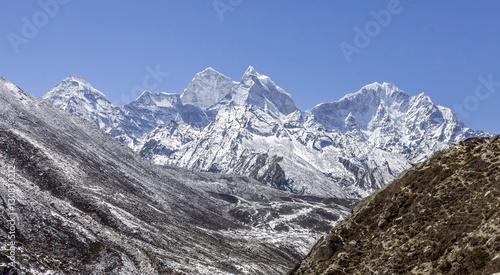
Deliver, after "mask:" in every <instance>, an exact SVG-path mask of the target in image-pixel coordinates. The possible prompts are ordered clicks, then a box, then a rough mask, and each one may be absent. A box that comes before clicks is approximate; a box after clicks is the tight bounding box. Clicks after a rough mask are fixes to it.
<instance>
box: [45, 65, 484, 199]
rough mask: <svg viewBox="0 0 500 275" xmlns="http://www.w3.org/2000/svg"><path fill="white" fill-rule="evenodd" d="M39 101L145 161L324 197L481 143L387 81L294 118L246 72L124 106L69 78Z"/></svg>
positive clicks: (353, 193)
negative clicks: (470, 141) (464, 143)
mask: <svg viewBox="0 0 500 275" xmlns="http://www.w3.org/2000/svg"><path fill="white" fill-rule="evenodd" d="M43 98H44V99H46V100H47V101H49V102H51V103H52V104H53V105H55V106H57V107H59V108H61V109H63V110H66V111H69V112H70V113H74V114H76V115H79V116H81V117H83V118H85V119H87V120H89V121H92V122H94V123H96V124H97V125H98V126H99V127H100V128H102V129H103V130H105V131H106V132H108V133H109V134H111V135H112V136H113V137H115V138H116V139H118V140H119V141H121V142H123V143H124V144H126V145H127V146H129V147H130V148H132V149H133V150H134V151H136V152H138V153H140V154H141V155H142V156H144V157H146V158H148V159H150V160H151V161H153V162H154V163H157V164H170V165H175V166H179V167H184V168H188V169H192V170H196V171H209V172H216V173H225V174H239V175H246V176H250V177H252V178H254V179H256V180H258V181H260V182H263V183H265V184H268V185H270V186H272V187H275V188H277V189H280V190H286V191H289V192H292V193H294V194H303V195H314V196H320V197H330V198H357V199H359V198H363V197H365V196H367V195H369V194H371V193H372V192H374V191H375V190H377V189H379V188H381V187H382V186H384V185H385V184H387V183H388V182H389V181H391V180H392V179H394V178H395V177H396V176H397V175H399V173H401V172H402V171H403V170H404V169H406V168H409V167H411V165H412V164H414V163H417V162H420V161H422V160H425V159H427V158H428V157H429V156H430V155H432V153H434V152H436V151H438V150H440V149H443V148H446V147H447V146H449V145H450V144H452V143H456V142H459V141H461V140H464V139H466V138H469V137H476V136H489V134H488V133H485V132H482V131H475V130H471V129H469V128H467V127H466V126H465V125H464V123H462V122H461V121H460V119H458V117H457V116H455V115H454V114H453V113H452V111H451V110H450V109H449V108H446V107H442V106H438V105H435V104H434V103H433V102H432V101H431V99H430V98H429V97H428V96H426V95H425V94H423V93H422V94H419V95H416V96H410V95H409V94H407V93H405V92H403V91H402V90H400V89H399V88H397V87H396V86H395V85H393V84H389V83H383V84H379V83H373V84H369V85H366V86H365V87H363V88H361V90H359V91H358V92H356V93H352V94H348V95H346V96H344V97H343V98H342V99H340V100H338V101H336V102H330V103H322V104H319V105H317V106H316V107H314V108H312V109H311V110H307V111H303V110H299V109H298V108H297V107H296V106H295V104H294V102H293V100H292V98H291V96H290V95H289V94H287V93H286V92H285V91H284V90H283V89H281V88H280V87H279V86H277V85H276V84H275V83H274V82H273V81H272V80H271V79H270V78H269V77H267V76H263V75H261V74H259V73H258V72H257V71H256V70H255V69H254V68H253V67H249V68H248V69H247V70H246V72H245V73H244V75H243V77H242V78H241V80H240V81H239V82H236V81H233V80H231V79H230V78H228V77H226V76H224V75H223V74H221V73H219V72H217V71H216V70H214V69H212V68H207V69H206V70H204V71H202V72H200V73H198V74H196V75H195V77H194V78H193V80H192V81H191V83H190V84H189V85H188V87H187V88H186V89H185V90H184V92H183V93H182V94H167V93H152V92H149V91H144V92H143V93H142V94H141V96H139V98H137V99H136V100H134V101H133V102H131V103H129V104H127V105H125V106H117V105H113V104H112V103H111V102H110V101H109V100H108V99H107V98H106V96H105V95H104V94H103V93H101V92H100V91H98V90H96V89H95V88H93V87H92V86H91V85H90V84H89V83H88V82H87V81H85V80H84V79H81V78H78V77H74V76H71V77H68V78H66V79H65V80H63V81H62V82H61V83H59V84H58V85H57V86H56V87H55V88H54V89H52V90H51V91H49V92H48V93H47V94H46V95H45V96H44V97H43Z"/></svg>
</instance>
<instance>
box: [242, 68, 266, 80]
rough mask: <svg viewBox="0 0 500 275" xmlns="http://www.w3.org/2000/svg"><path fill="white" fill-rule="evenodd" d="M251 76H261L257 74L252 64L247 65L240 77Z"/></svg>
mask: <svg viewBox="0 0 500 275" xmlns="http://www.w3.org/2000/svg"><path fill="white" fill-rule="evenodd" d="M252 76H255V77H262V75H261V74H259V73H258V72H257V70H255V68H254V67H252V66H248V68H247V70H246V71H245V73H244V74H243V76H242V77H241V79H242V80H243V79H247V78H250V77H252Z"/></svg>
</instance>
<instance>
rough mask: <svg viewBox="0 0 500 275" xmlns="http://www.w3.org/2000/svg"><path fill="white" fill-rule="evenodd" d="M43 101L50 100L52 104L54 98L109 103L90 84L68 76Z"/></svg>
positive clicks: (76, 77) (79, 78) (104, 96)
mask: <svg viewBox="0 0 500 275" xmlns="http://www.w3.org/2000/svg"><path fill="white" fill-rule="evenodd" d="M43 98H44V99H49V98H50V99H51V100H49V101H51V102H52V103H54V102H53V101H54V99H55V98H59V99H61V100H62V99H66V100H69V99H71V98H81V99H84V98H85V99H86V100H87V101H97V100H102V101H106V102H109V100H108V98H107V97H106V95H104V94H103V93H102V92H101V91H99V90H97V89H95V88H94V87H92V85H90V83H89V82H88V81H87V80H85V79H83V78H81V77H78V76H73V75H71V76H68V77H66V78H65V79H64V80H63V81H61V82H60V83H59V84H57V85H56V86H55V87H54V88H53V89H52V90H50V91H49V92H48V93H46V94H45V95H44V96H43Z"/></svg>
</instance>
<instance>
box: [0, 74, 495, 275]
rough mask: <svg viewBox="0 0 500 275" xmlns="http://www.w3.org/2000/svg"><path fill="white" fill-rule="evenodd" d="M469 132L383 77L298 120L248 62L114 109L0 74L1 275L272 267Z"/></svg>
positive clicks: (92, 93) (77, 92) (80, 91)
mask: <svg viewBox="0 0 500 275" xmlns="http://www.w3.org/2000/svg"><path fill="white" fill-rule="evenodd" d="M478 136H491V135H490V134H488V133H485V132H481V131H474V130H471V129H469V128H467V127H466V126H465V125H464V124H463V123H462V122H461V121H460V120H459V119H458V118H457V117H456V116H455V115H454V114H453V113H452V111H451V110H450V109H448V108H445V107H442V106H437V105H435V104H434V103H433V102H432V101H431V100H430V98H429V97H427V96H426V95H424V94H419V95H415V96H411V95H409V94H407V93H405V92H403V91H402V90H400V89H398V88H397V87H396V86H395V85H393V84H389V83H383V84H379V83H373V84H370V85H367V86H365V87H363V88H361V90H359V91H358V92H356V93H353V94H348V95H346V96H344V97H343V98H341V99H340V100H338V101H336V102H330V103H322V104H319V105H317V106H316V107H314V108H312V109H311V110H306V111H304V110H300V109H299V108H297V107H296V106H295V103H294V101H293V100H292V98H291V96H290V95H289V94H287V93H286V92H285V91H284V90H283V89H281V88H280V87H278V86H277V85H276V84H275V83H274V82H273V81H272V80H271V79H270V78H269V77H267V76H263V75H261V74H259V73H258V72H257V71H256V70H255V69H254V68H252V67H249V68H248V69H247V70H246V72H245V73H244V75H243V77H242V78H241V79H240V81H239V82H236V81H233V80H231V79H229V78H228V77H226V76H224V75H222V74H221V73H219V72H217V71H215V70H214V69H212V68H208V69H206V70H204V71H202V72H200V73H198V74H196V75H195V77H194V78H193V80H192V81H191V83H190V84H189V85H188V86H187V88H186V89H185V90H184V92H183V93H182V94H170V93H153V92H149V91H144V92H143V93H142V94H141V95H140V96H139V97H138V98H137V99H136V100H134V101H132V102H130V103H129V104H127V105H125V106H118V105H115V104H112V103H111V102H110V101H109V100H108V99H107V98H106V96H105V95H104V94H103V93H102V92H100V91H98V90H97V89H95V88H93V87H92V86H91V85H90V84H89V83H88V82H87V81H86V80H84V79H82V78H79V77H75V76H70V77H68V78H66V79H64V80H63V81H62V82H61V83H59V84H58V85H57V86H55V88H54V89H52V90H51V91H49V92H48V93H47V94H46V95H45V96H44V97H43V99H42V98H37V97H34V96H31V95H29V94H28V93H26V92H24V91H23V90H21V89H20V88H19V87H17V86H16V85H14V84H13V83H11V82H9V81H7V80H5V79H3V78H0V197H1V199H2V207H0V215H2V217H5V218H2V219H0V245H1V246H2V247H8V246H10V247H14V248H13V251H15V253H14V254H15V255H16V256H15V257H13V258H14V261H13V259H12V257H9V254H5V253H4V252H2V253H0V261H1V263H0V264H3V265H2V266H1V267H0V271H1V272H3V273H4V274H30V273H31V274H284V273H286V272H287V271H288V270H290V269H292V268H293V266H294V264H296V263H297V262H299V261H300V260H301V259H302V258H303V257H304V256H306V254H307V253H308V252H309V250H310V249H311V247H313V245H314V244H315V243H316V241H317V240H318V239H319V238H320V236H323V235H326V234H327V233H328V231H329V230H330V229H331V228H332V227H333V226H335V225H336V224H338V223H339V222H340V221H341V220H344V219H345V218H346V217H348V216H349V214H350V211H351V209H352V208H353V207H354V206H355V205H356V204H357V203H359V201H360V200H361V199H362V198H364V197H366V196H368V195H370V194H372V193H373V192H375V191H376V190H379V189H380V188H382V187H384V186H385V185H386V184H387V183H388V182H389V181H391V180H393V179H395V178H396V177H398V175H399V174H400V173H401V172H402V171H403V170H405V169H407V168H410V167H411V166H412V165H413V164H415V163H417V162H421V161H424V160H426V159H428V158H429V157H430V156H431V155H432V154H433V153H434V152H436V151H438V150H441V149H444V148H447V147H449V146H450V145H451V144H452V143H457V142H460V141H462V140H464V139H467V138H470V137H478ZM12 196H15V198H16V199H15V202H16V203H15V205H12V204H11V203H10V200H9V199H10V198H11V197H12ZM13 215H14V216H13ZM12 217H15V228H14V229H15V230H14V233H15V234H14V235H15V240H16V242H15V246H12V245H10V242H9V239H10V236H11V235H12V234H11V233H10V232H12V228H13V227H12V226H11V224H10V223H9V221H10V220H12V219H13V218H12ZM306 259H307V258H306ZM7 263H9V264H11V265H7ZM299 267H300V266H298V267H297V268H299Z"/></svg>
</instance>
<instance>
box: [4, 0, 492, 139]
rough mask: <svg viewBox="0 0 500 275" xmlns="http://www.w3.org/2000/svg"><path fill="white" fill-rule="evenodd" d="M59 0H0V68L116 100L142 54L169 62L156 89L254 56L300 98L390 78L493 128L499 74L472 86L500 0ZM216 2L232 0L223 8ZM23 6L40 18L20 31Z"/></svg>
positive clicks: (40, 89)
mask: <svg viewBox="0 0 500 275" xmlns="http://www.w3.org/2000/svg"><path fill="white" fill-rule="evenodd" d="M51 1H52V2H53V1H56V0H42V1H41V2H48V3H50V2H51ZM59 1H60V2H61V3H62V2H68V3H65V4H58V7H59V10H58V11H56V12H53V13H52V12H50V9H49V12H50V14H49V12H47V11H44V9H43V8H42V6H41V5H40V4H39V2H38V1H27V0H16V1H13V0H0V23H1V24H0V76H3V77H4V78H7V79H8V80H10V81H12V82H14V83H15V84H17V85H18V86H20V87H21V88H23V89H24V90H26V91H27V92H29V93H31V94H34V95H36V96H42V95H43V94H44V93H45V92H47V91H48V90H50V89H51V88H52V87H54V86H55V85H56V84H57V83H58V82H59V81H61V80H62V79H64V78H65V77H67V76H69V75H77V76H81V77H83V78H85V79H87V80H88V81H89V82H90V83H91V84H92V85H93V86H94V87H95V88H97V89H99V90H101V91H102V92H104V93H105V94H106V95H107V96H108V97H109V98H110V100H112V101H113V102H121V101H123V99H124V98H127V96H130V95H131V94H133V93H132V92H131V91H132V90H133V89H134V87H136V86H140V85H142V79H143V78H144V77H145V76H146V75H148V71H147V69H146V67H148V66H149V67H150V68H153V69H154V68H155V67H156V66H159V67H160V70H161V71H162V72H168V73H169V75H168V77H162V78H163V80H162V81H160V82H159V83H155V81H152V82H151V79H150V85H154V84H158V85H154V86H155V88H154V89H153V91H165V92H175V93H181V92H182V91H183V89H185V88H186V87H187V85H188V84H189V82H190V80H191V79H192V77H193V76H194V75H195V74H196V73H197V72H199V71H201V70H203V69H205V68H206V67H209V66H210V67H213V68H215V69H216V70H218V71H220V72H221V73H223V74H225V75H227V76H229V77H231V78H233V79H234V80H236V81H238V80H239V79H240V77H241V75H242V74H243V73H244V71H245V69H246V68H247V67H248V66H249V65H252V66H254V67H255V68H256V69H257V71H259V72H260V73H262V74H265V75H268V76H270V77H271V78H272V79H273V80H274V81H275V82H276V83H277V84H278V85H279V86H281V87H282V88H284V89H285V90H286V91H287V92H288V93H290V94H291V95H292V97H293V98H294V100H295V102H296V104H297V106H299V107H300V108H301V109H310V108H311V107H313V106H315V105H316V104H318V103H321V102H328V101H334V100H338V99H339V98H341V97H342V96H343V95H344V94H346V93H348V92H355V91H357V90H359V89H360V88H361V87H362V86H364V85H365V84H368V83H373V82H375V81H377V82H392V83H395V84H396V85H397V86H398V87H400V88H401V89H403V90H405V91H406V92H408V93H410V94H412V95H415V94H418V93H420V92H425V93H426V94H427V95H429V96H430V97H431V99H432V100H433V101H434V102H435V103H437V104H440V105H443V106H447V107H450V108H453V106H454V105H455V104H464V103H466V104H468V109H465V111H463V112H465V113H466V115H467V117H464V116H462V119H463V120H464V122H465V123H466V124H467V125H468V126H469V127H471V128H474V129H480V130H486V131H491V132H495V133H499V132H500V120H499V119H498V117H499V115H498V114H499V111H498V109H499V106H500V83H499V84H498V85H497V84H491V85H489V89H488V87H482V88H479V92H478V94H475V91H476V88H477V87H478V86H479V85H483V84H482V82H481V81H480V80H478V77H480V76H482V77H483V78H484V79H486V80H488V77H489V75H491V80H492V81H493V82H500V16H499V11H500V1H493V0H491V1H430V0H428V1H423V0H418V1H416V0H413V1H410V0H400V1H399V6H397V7H396V8H394V7H393V8H392V10H391V11H389V13H390V14H391V19H390V20H385V21H383V22H382V23H383V25H385V26H382V25H381V24H380V23H376V24H373V22H375V21H374V20H375V19H374V16H373V15H372V11H374V12H377V13H378V12H379V11H381V10H389V8H388V5H396V4H397V3H396V2H393V1H395V0H390V1H389V0H388V1H386V0H383V1H368V0H367V1H327V0H324V1H305V0H304V1H299V0H275V1H264V0H216V1H213V0H178V1H160V0H157V1H153V0H151V1H127V0H122V1H96V0H85V1H84V0H71V1H68V0H64V1H63V0H59ZM217 1H218V2H217ZM214 2H216V3H219V5H221V4H220V3H223V4H226V5H231V4H232V5H233V6H234V7H230V9H229V10H227V11H225V12H223V10H222V9H223V8H224V6H220V9H221V10H220V11H219V12H220V13H221V12H223V13H222V17H220V16H219V14H218V13H217V11H216V9H215V8H214V5H213V4H214ZM391 7H392V6H391ZM226 8H227V6H226ZM23 18H25V21H26V20H27V21H28V22H29V23H30V24H31V23H36V24H37V25H39V27H36V26H35V27H36V28H37V30H36V31H35V33H34V34H33V32H29V28H28V29H26V30H25V34H27V36H28V38H27V37H26V35H23V26H24V25H26V22H25V21H23ZM221 18H222V19H223V20H222V21H221ZM382 18H383V17H382ZM383 19H387V18H383ZM377 24H378V27H379V29H377ZM367 26H368V27H369V30H371V35H372V36H373V37H372V38H371V39H370V41H369V43H366V41H364V42H363V41H358V46H360V47H357V49H358V50H357V52H356V53H353V54H352V55H350V56H349V57H350V59H351V60H350V62H347V59H346V57H345V56H344V54H343V52H342V50H341V47H340V45H341V43H342V42H345V43H347V44H349V45H351V46H353V47H356V43H355V40H354V38H355V35H356V33H355V30H354V28H355V27H359V29H361V30H363V32H364V33H366V31H365V28H366V27H367ZM370 27H371V29H370ZM13 37H15V38H16V39H17V40H12V39H13ZM11 40H12V41H15V43H14V44H16V43H17V44H16V45H17V46H15V47H13V46H12V42H11ZM20 41H21V42H20ZM26 42H27V43H26ZM361 42H363V43H365V44H367V45H363V43H361ZM344 45H345V44H344ZM361 46H363V48H361ZM14 48H17V50H18V52H17V53H15V51H14Z"/></svg>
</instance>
